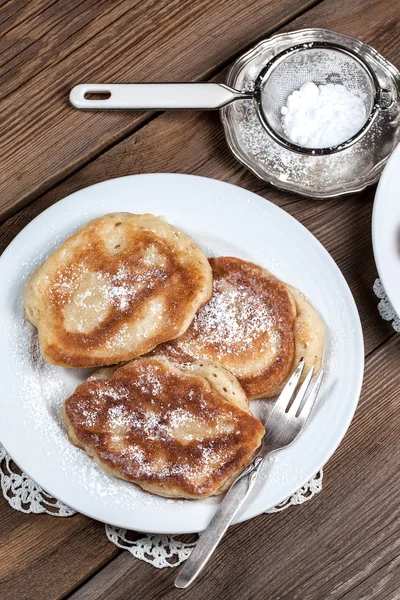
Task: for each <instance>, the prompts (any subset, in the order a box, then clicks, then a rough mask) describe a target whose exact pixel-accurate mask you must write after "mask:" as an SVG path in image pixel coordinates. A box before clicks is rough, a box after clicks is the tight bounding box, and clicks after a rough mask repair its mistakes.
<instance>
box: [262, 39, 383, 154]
mask: <svg viewBox="0 0 400 600" xmlns="http://www.w3.org/2000/svg"><path fill="white" fill-rule="evenodd" d="M308 81H312V82H314V83H315V84H317V85H326V84H328V83H333V84H342V85H344V86H345V87H346V88H347V89H348V90H349V91H351V92H352V93H354V94H355V95H356V96H358V97H359V98H360V99H361V100H362V101H363V103H364V107H365V114H366V115H367V117H366V120H365V123H364V125H363V126H362V127H361V129H360V130H359V131H358V132H357V133H356V134H355V135H353V136H352V137H351V138H349V139H348V140H344V141H343V142H342V143H341V144H339V145H337V146H333V147H329V148H304V147H303V146H299V145H298V144H295V143H294V142H292V141H291V140H290V139H289V138H288V137H287V135H286V133H285V131H284V130H283V128H282V121H281V119H282V116H281V107H282V106H284V105H285V103H286V100H287V98H288V97H289V96H290V95H291V94H292V93H293V91H294V90H298V89H299V88H300V87H301V86H302V85H303V84H304V83H306V82H308ZM254 98H255V103H256V109H257V114H258V117H259V119H260V121H261V123H262V124H263V126H264V127H265V129H266V130H267V131H268V133H269V134H270V135H271V137H272V138H273V139H274V140H275V141H277V142H278V143H279V144H281V145H282V146H284V147H285V148H288V149H289V150H294V151H296V152H301V153H304V154H313V155H323V154H332V153H334V152H338V151H339V150H344V149H345V148H348V147H349V146H351V145H352V144H354V143H355V142H357V141H358V140H359V139H360V138H361V137H362V136H363V135H364V133H366V131H368V129H369V128H370V127H371V125H372V123H373V121H374V120H375V118H376V116H377V114H378V112H379V110H380V109H382V108H388V107H389V106H390V105H391V103H392V102H393V99H392V96H391V93H390V92H388V91H386V90H382V89H381V87H380V85H379V82H378V79H377V77H376V75H375V73H374V72H373V71H372V69H371V68H370V66H369V65H368V63H367V62H366V61H365V60H364V59H363V58H362V57H361V56H360V55H358V54H356V53H355V52H352V51H351V50H349V49H347V48H344V47H343V46H339V45H336V44H331V43H327V42H310V43H306V44H299V45H297V46H292V47H290V48H288V49H287V50H284V51H283V52H281V53H280V54H278V55H277V56H275V57H274V58H273V59H272V60H271V61H269V62H268V64H267V65H266V66H265V67H264V68H263V69H262V70H261V72H260V73H259V75H258V77H257V79H256V81H255V85H254Z"/></svg>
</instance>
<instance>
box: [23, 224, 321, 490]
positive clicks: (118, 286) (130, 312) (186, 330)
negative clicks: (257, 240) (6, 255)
mask: <svg viewBox="0 0 400 600" xmlns="http://www.w3.org/2000/svg"><path fill="white" fill-rule="evenodd" d="M24 308H25V315H26V318H27V319H28V320H29V321H30V322H31V323H32V324H33V325H35V326H36V327H37V329H38V334H39V342H40V347H41V350H42V353H43V355H44V357H45V358H46V359H47V360H48V361H49V362H51V363H52V364H55V365H58V366H61V367H72V368H79V367H103V368H102V369H99V370H97V371H96V372H95V373H94V374H93V375H92V376H91V377H90V378H89V380H88V381H86V382H85V383H83V384H81V385H79V386H78V387H77V389H76V390H75V392H74V393H73V394H72V396H70V397H69V398H68V399H67V400H66V401H65V403H64V407H63V419H64V422H65V424H66V426H67V428H68V436H69V439H70V440H71V442H72V443H73V444H75V445H76V446H78V447H80V448H82V449H83V450H85V451H86V452H87V454H88V455H89V456H91V457H93V458H94V459H95V460H96V462H97V463H98V464H99V465H100V466H101V467H102V468H104V469H105V470H106V471H108V472H109V473H110V474H112V475H115V476H116V477H119V478H122V479H125V480H128V481H132V482H134V483H136V484H138V485H139V486H141V487H142V488H143V489H145V490H146V491H148V492H151V493H154V494H158V495H162V496H167V497H173V498H177V497H179V498H203V497H206V496H210V495H215V494H220V493H222V492H223V491H225V490H226V489H227V488H228V487H229V485H230V484H231V483H232V481H233V480H234V479H235V477H236V476H237V475H238V473H239V472H240V471H241V470H242V469H243V468H244V467H245V466H246V465H247V464H248V463H249V462H250V461H251V459H252V458H253V457H254V455H255V454H256V452H257V449H258V448H259V446H260V444H261V441H262V437H263V435H264V433H265V431H264V427H263V426H262V425H261V423H260V422H259V421H258V420H257V419H256V418H255V417H253V415H252V414H251V412H250V409H249V402H248V401H249V399H255V398H268V397H273V396H276V395H277V394H279V392H280V390H281V389H282V387H283V386H284V384H285V382H286V380H287V379H288V377H290V375H291V373H292V372H293V370H294V368H295V366H296V365H297V363H298V361H299V360H300V359H301V358H303V359H304V360H305V363H306V368H305V369H304V376H306V374H307V372H308V370H309V369H310V368H311V367H312V366H314V368H315V369H316V370H318V369H319V368H320V366H321V359H322V345H323V324H322V322H321V320H320V318H319V316H318V314H317V313H316V311H315V310H314V309H313V307H312V306H311V304H310V303H309V302H308V300H307V299H306V298H305V297H304V296H303V295H302V294H301V293H300V292H299V291H298V290H296V289H295V288H293V287H291V286H289V285H287V284H284V283H282V282H281V281H279V280H278V279H277V278H276V277H274V276H273V275H272V274H271V273H268V272H267V271H265V270H264V269H262V268H261V267H259V266H257V265H255V264H252V263H249V262H245V261H243V260H240V259H239V258H232V257H221V258H213V259H210V261H208V260H207V258H206V257H205V255H204V253H203V251H202V250H201V248H200V247H199V246H198V245H197V244H196V243H195V242H194V241H193V240H192V239H191V238H189V237H188V236H187V235H185V234H184V233H182V232H180V231H178V230H177V229H175V228H174V227H172V226H171V225H169V224H168V223H167V222H166V221H165V220H164V219H163V218H161V217H155V216H153V215H147V214H144V215H133V214H130V213H115V214H109V215H105V216H104V217H101V218H99V219H96V220H94V221H91V222H90V223H88V224H87V225H86V226H85V227H83V228H82V229H81V230H80V231H78V232H77V233H76V234H75V235H73V236H72V237H71V238H69V239H68V240H67V241H66V242H65V243H64V244H63V245H62V246H61V247H60V248H58V249H57V250H56V251H55V252H54V254H52V255H51V256H50V257H49V258H48V259H47V260H46V262H45V263H44V264H43V265H42V266H41V267H39V269H37V271H35V273H34V274H33V275H32V277H31V278H30V280H29V281H28V284H27V286H26V291H25V301H24ZM110 365H112V366H110ZM104 367H105V368H104Z"/></svg>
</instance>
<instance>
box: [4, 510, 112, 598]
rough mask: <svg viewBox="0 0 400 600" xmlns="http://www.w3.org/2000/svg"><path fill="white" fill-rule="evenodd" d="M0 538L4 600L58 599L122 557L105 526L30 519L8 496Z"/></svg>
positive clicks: (39, 517)
mask: <svg viewBox="0 0 400 600" xmlns="http://www.w3.org/2000/svg"><path fill="white" fill-rule="evenodd" d="M0 539H1V544H0V597H1V598H2V600H12V599H14V598H18V599H20V600H25V599H26V600H28V599H29V600H36V599H38V600H39V599H46V600H47V599H53V598H54V599H58V598H60V597H61V596H62V595H63V594H65V593H68V591H70V590H71V588H74V587H75V586H76V585H77V584H78V585H79V582H80V581H82V580H84V579H87V577H89V576H90V575H91V574H92V573H95V572H96V571H97V570H98V569H99V568H100V567H101V566H102V565H103V564H104V563H106V562H108V561H109V560H110V559H111V558H112V557H113V556H116V555H117V554H118V549H117V548H116V547H115V546H113V544H110V542H109V541H108V540H107V538H106V535H105V532H104V525H103V524H102V523H99V522H96V521H93V520H91V519H88V518H87V517H84V516H83V515H75V516H73V517H66V518H55V517H52V516H50V515H25V514H23V513H20V512H17V511H15V510H14V509H12V508H11V507H10V506H9V505H8V504H7V503H6V502H5V500H3V498H1V512H0Z"/></svg>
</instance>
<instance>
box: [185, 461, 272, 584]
mask: <svg viewBox="0 0 400 600" xmlns="http://www.w3.org/2000/svg"><path fill="white" fill-rule="evenodd" d="M262 461H263V459H262V458H261V457H260V456H257V457H256V458H255V459H254V460H253V461H252V462H251V463H250V464H249V465H248V466H247V467H246V469H244V471H243V472H242V473H241V474H240V475H239V477H238V478H237V479H236V481H235V482H234V483H233V485H232V486H231V488H230V489H229V491H228V492H227V494H226V496H225V498H224V499H223V501H222V502H221V504H220V505H219V507H218V508H217V511H216V513H215V515H214V516H213V518H212V519H211V521H210V524H209V525H208V527H207V529H205V530H204V531H203V533H202V534H201V536H200V539H199V541H198V543H197V545H196V547H195V548H194V550H193V551H192V553H191V555H190V556H189V558H188V559H187V561H186V562H185V564H184V565H183V567H182V568H181V570H180V572H179V574H178V576H177V578H176V579H175V586H176V587H177V588H186V587H188V586H189V585H190V584H191V583H193V581H194V580H195V579H196V578H197V576H198V575H199V573H200V572H201V571H202V570H203V568H204V567H205V565H206V563H207V562H208V560H209V559H210V557H211V555H212V554H213V552H214V550H215V548H216V547H217V546H218V544H219V542H220V540H221V538H222V536H223V535H224V533H225V531H226V530H227V529H228V527H229V525H230V524H231V523H232V520H233V518H234V517H235V515H236V514H237V512H238V510H239V509H240V507H241V506H242V505H243V503H244V501H245V500H246V498H247V497H248V496H249V494H250V492H251V490H252V489H253V487H254V484H255V482H256V480H257V477H258V473H259V471H260V467H261V463H262Z"/></svg>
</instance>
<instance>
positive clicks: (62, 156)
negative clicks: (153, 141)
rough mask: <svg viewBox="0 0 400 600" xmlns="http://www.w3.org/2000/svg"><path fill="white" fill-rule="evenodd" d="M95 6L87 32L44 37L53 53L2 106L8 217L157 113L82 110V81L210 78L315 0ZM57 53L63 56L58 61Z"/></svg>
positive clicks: (1, 183)
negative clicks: (78, 87) (75, 98)
mask: <svg viewBox="0 0 400 600" xmlns="http://www.w3.org/2000/svg"><path fill="white" fill-rule="evenodd" d="M87 1H88V6H87V9H86V11H85V12H84V13H83V16H82V17H78V19H79V18H82V20H83V22H84V23H86V24H85V25H84V27H83V28H82V29H79V23H75V22H74V21H72V22H71V23H67V24H66V25H65V28H63V27H62V26H60V24H58V25H57V26H56V27H55V33H54V36H53V37H52V35H51V32H50V34H48V35H44V36H43V38H41V45H40V47H41V48H43V47H44V51H43V52H42V51H41V50H40V49H38V52H37V56H36V58H35V60H36V61H37V68H39V69H40V71H39V72H38V73H37V74H35V76H34V77H32V78H30V79H28V80H27V81H26V82H25V83H23V84H22V85H20V86H19V87H18V89H17V90H15V91H14V92H12V93H9V95H8V96H6V97H5V98H3V100H2V101H1V102H0V112H1V115H2V135H1V138H0V165H1V169H0V216H2V217H3V219H4V216H5V214H6V213H8V214H10V213H11V212H12V211H15V209H16V208H17V207H21V206H22V205H24V204H26V203H27V202H29V201H30V200H32V199H33V198H35V197H37V196H38V195H39V194H40V193H42V192H44V191H46V190H48V189H49V188H50V187H51V186H52V185H54V184H55V183H56V182H57V181H58V180H60V178H63V177H65V176H66V175H68V174H69V173H71V172H72V171H74V170H76V169H78V168H79V167H80V166H82V165H83V164H84V163H85V162H87V161H88V160H90V159H92V158H93V157H95V156H97V155H98V154H99V153H100V152H101V151H103V150H104V149H105V148H107V147H109V146H110V145H112V144H114V143H115V142H116V141H118V140H120V139H121V138H122V137H124V136H126V135H128V134H129V132H132V131H133V130H134V129H135V128H136V127H138V125H139V124H140V123H143V121H144V119H146V118H148V113H147V115H145V114H144V113H141V112H132V111H114V112H112V111H111V112H101V111H98V112H96V111H93V112H84V111H77V110H76V109H73V108H72V107H71V106H70V105H69V102H68V93H69V90H70V89H71V87H72V86H73V85H75V84H77V83H83V82H90V81H91V82H108V81H109V82H129V81H154V80H158V81H168V80H172V81H174V80H176V81H179V80H182V81H185V80H187V81H190V80H193V81H197V80H200V79H204V78H207V77H208V76H209V75H210V74H212V73H214V72H215V71H216V70H218V68H220V67H221V65H223V64H224V63H225V62H227V61H229V60H231V58H232V56H234V55H235V54H237V53H238V52H240V51H242V50H244V49H245V48H246V47H247V46H249V45H251V43H253V42H254V40H256V39H257V38H259V37H261V36H263V35H268V34H269V33H270V32H271V31H273V30H274V29H276V28H277V27H279V26H280V25H281V24H282V23H284V22H286V21H288V20H290V18H292V17H293V16H295V15H296V14H298V13H299V12H300V11H302V10H305V9H306V8H307V7H308V6H310V5H312V4H313V3H315V1H316V0H252V1H251V2H245V3H237V2H236V1H235V0H221V1H220V2H215V0H203V1H202V2H198V1H196V0H159V1H158V0H157V1H155V0H148V1H147V2H144V1H141V2H135V3H134V4H133V5H132V2H130V1H129V0H123V1H122V2H120V3H118V4H116V3H112V4H111V7H110V3H106V2H105V3H104V4H103V3H95V4H93V5H90V1H89V0H87ZM64 4H65V5H66V6H67V5H68V3H64ZM106 5H107V6H106ZM99 7H100V8H102V10H100V11H99ZM128 9H129V10H128ZM79 10H80V9H79ZM21 27H22V25H21ZM29 48H31V50H32V45H31V46H30V47H29ZM29 48H28V49H27V52H30V50H29ZM71 50H72V51H71ZM58 52H60V57H61V59H60V60H59V59H58V58H56V59H54V57H55V56H57V53H58ZM32 58H33V57H30V60H31V59H32ZM46 61H49V66H48V67H46ZM26 69H28V71H29V66H28V67H26V68H25V66H24V73H22V78H23V77H24V76H25V75H26V73H27V71H26ZM5 77H6V78H7V81H3V84H2V88H3V90H4V93H6V94H7V93H8V90H9V89H12V86H13V81H14V77H18V74H17V73H15V70H12V71H9V72H8V76H7V73H6V74H5ZM9 86H11V87H10V88H9Z"/></svg>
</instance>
